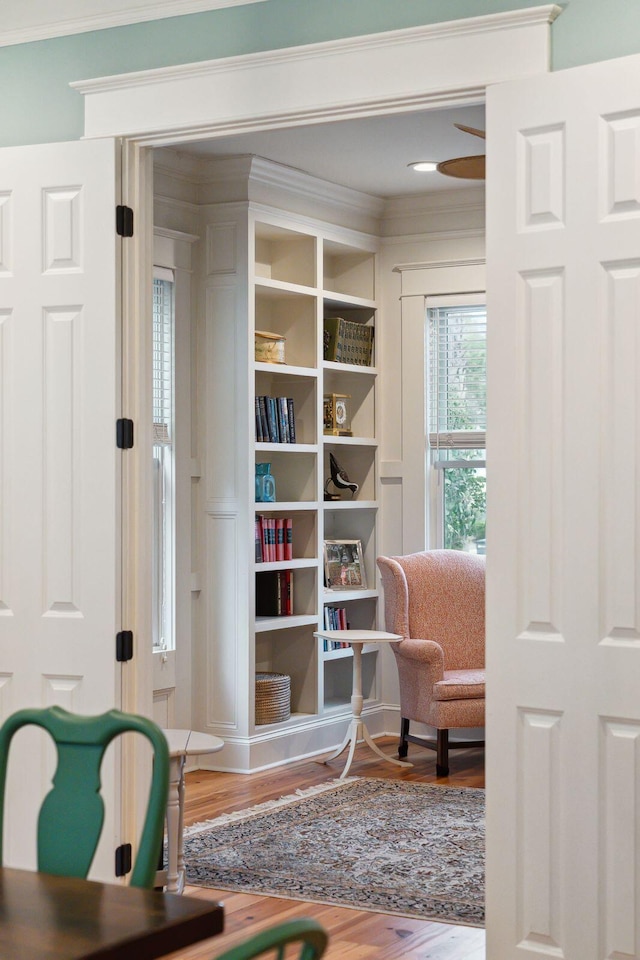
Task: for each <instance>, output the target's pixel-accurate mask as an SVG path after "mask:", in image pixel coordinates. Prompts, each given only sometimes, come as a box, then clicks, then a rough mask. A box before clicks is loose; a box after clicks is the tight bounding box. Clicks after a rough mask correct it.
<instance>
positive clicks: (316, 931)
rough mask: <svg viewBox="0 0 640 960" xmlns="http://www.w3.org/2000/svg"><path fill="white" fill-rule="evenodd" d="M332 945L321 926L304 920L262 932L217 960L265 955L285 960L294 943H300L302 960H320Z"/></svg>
mask: <svg viewBox="0 0 640 960" xmlns="http://www.w3.org/2000/svg"><path fill="white" fill-rule="evenodd" d="M328 942H329V938H328V936H327V933H326V931H325V929H324V928H323V927H322V926H321V925H320V924H319V923H317V922H316V921H315V920H309V919H306V918H302V919H300V920H290V921H289V923H280V924H277V925H276V926H275V927H269V929H268V930H262V931H261V932H260V933H256V935H255V936H254V937H251V938H250V939H249V940H245V941H244V943H240V944H238V946H237V947H232V948H231V949H230V950H227V951H226V952H225V953H221V954H219V955H218V956H217V957H216V958H215V960H251V958H252V957H260V956H262V955H263V954H265V953H273V954H274V955H275V957H276V958H277V960H282V958H283V957H284V955H285V949H286V947H287V945H288V944H291V943H299V944H300V953H299V954H298V958H299V960H318V958H319V957H321V956H322V954H323V953H324V951H325V950H326V947H327V943H328Z"/></svg>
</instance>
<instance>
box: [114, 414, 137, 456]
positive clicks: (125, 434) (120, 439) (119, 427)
mask: <svg viewBox="0 0 640 960" xmlns="http://www.w3.org/2000/svg"><path fill="white" fill-rule="evenodd" d="M116 446H117V447H118V449H119V450H130V449H131V447H132V446H133V420H127V419H126V418H125V417H121V418H120V419H119V420H116Z"/></svg>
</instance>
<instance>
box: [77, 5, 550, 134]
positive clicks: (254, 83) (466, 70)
mask: <svg viewBox="0 0 640 960" xmlns="http://www.w3.org/2000/svg"><path fill="white" fill-rule="evenodd" d="M559 12H560V7H558V6H557V5H556V4H545V5H544V6H539V7H529V8H527V9H524V10H517V11H510V12H509V13H503V14H491V15H488V16H482V17H470V18H467V19H465V20H459V21H450V22H447V23H440V24H429V25H427V26H422V27H416V28H413V29H410V30H392V31H388V32H386V33H379V34H372V35H368V36H365V37H358V38H350V39H346V40H345V39H342V40H335V41H330V42H325V43H315V44H307V45H305V46H298V47H292V48H286V49H283V50H274V51H270V52H268V53H259V54H249V55H246V56H241V57H226V58H224V59H221V60H213V61H207V62H206V63H195V64H186V65H181V66H174V67H167V68H164V69H160V70H145V71H141V72H139V73H129V74H122V75H118V76H115V77H103V78H98V79H94V80H82V81H77V82H75V83H72V84H71V86H72V87H73V88H74V89H75V90H78V91H79V92H80V93H82V94H83V95H84V98H85V136H86V137H103V136H119V137H129V138H132V139H136V140H137V141H138V142H139V143H141V144H142V143H145V144H149V145H152V146H163V145H169V144H171V143H179V142H183V143H184V142H188V141H190V140H198V139H204V138H207V137H211V136H215V135H222V134H231V133H239V132H243V131H247V130H253V131H255V130H268V129H274V128H277V127H283V126H297V125H302V124H310V123H314V122H321V121H322V120H325V119H327V118H329V119H331V120H337V119H349V118H356V117H364V116H379V115H382V114H384V113H389V112H396V113H397V112H403V111H404V112H406V111H410V110H419V109H424V108H425V107H435V106H442V105H444V104H447V105H453V104H461V103H479V102H482V101H483V100H484V95H485V89H486V86H487V85H488V84H490V83H498V82H502V81H504V80H513V79H517V78H521V77H526V76H532V75H538V74H541V73H546V72H548V70H549V64H550V30H549V24H550V23H551V22H552V20H553V19H554V18H555V17H556V16H557V15H558V13H559Z"/></svg>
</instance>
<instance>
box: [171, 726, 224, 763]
mask: <svg viewBox="0 0 640 960" xmlns="http://www.w3.org/2000/svg"><path fill="white" fill-rule="evenodd" d="M163 733H164V735H165V737H166V738H167V743H168V744H169V755H170V756H172V757H177V756H182V755H183V754H184V755H186V756H187V757H189V756H193V755H195V754H198V753H217V752H218V750H222V748H223V747H224V740H221V739H220V737H214V736H212V735H211V734H210V733H199V732H198V731H197V730H163Z"/></svg>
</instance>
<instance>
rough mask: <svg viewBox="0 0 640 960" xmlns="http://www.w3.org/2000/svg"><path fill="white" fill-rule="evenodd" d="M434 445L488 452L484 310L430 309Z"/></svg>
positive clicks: (429, 379)
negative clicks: (486, 446) (483, 448)
mask: <svg viewBox="0 0 640 960" xmlns="http://www.w3.org/2000/svg"><path fill="white" fill-rule="evenodd" d="M427 316H428V323H429V358H428V366H429V368H428V371H427V383H428V384H429V411H428V423H429V443H430V444H431V445H432V446H436V447H438V446H457V445H459V444H460V443H462V444H463V445H464V446H465V447H469V446H471V447H477V446H482V447H484V444H485V430H486V427H487V313H486V309H485V307H484V305H469V306H463V305H456V306H435V307H429V309H428V311H427Z"/></svg>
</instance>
